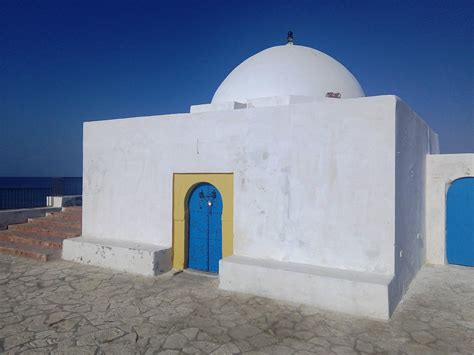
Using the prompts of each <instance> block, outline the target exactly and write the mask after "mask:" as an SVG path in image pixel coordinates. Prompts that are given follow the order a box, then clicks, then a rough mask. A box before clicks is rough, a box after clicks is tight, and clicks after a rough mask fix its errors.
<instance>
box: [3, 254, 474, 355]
mask: <svg viewBox="0 0 474 355" xmlns="http://www.w3.org/2000/svg"><path fill="white" fill-rule="evenodd" d="M217 284H218V280H217V279H216V278H211V277H207V276H202V275H199V274H195V273H193V274H191V273H186V272H184V273H179V274H176V275H173V274H171V273H170V274H167V275H162V276H159V277H139V276H134V275H129V274H124V273H118V272H114V271H110V270H107V269H101V268H97V267H91V266H87V265H79V264H75V263H71V262H66V261H54V262H51V263H46V264H45V263H41V262H38V261H35V260H29V259H24V258H18V257H13V256H8V255H0V351H1V352H4V353H6V354H17V353H21V354H240V353H243V354H284V355H286V354H300V355H303V354H363V353H387V354H403V353H408V354H458V353H459V354H473V353H474V269H473V268H463V267H456V266H443V267H424V268H423V269H422V270H421V271H420V273H419V274H418V277H417V279H416V280H415V281H414V283H413V284H412V286H411V288H410V290H409V292H408V294H407V296H406V297H405V299H404V300H403V302H402V303H401V304H400V305H399V307H398V308H397V310H396V311H395V313H394V315H393V317H392V319H391V320H390V321H388V322H382V321H376V320H370V319H365V318H355V317H352V316H346V315H343V314H338V313H333V312H326V311H322V310H320V309H316V308H310V307H305V306H298V305H292V304H288V303H282V302H276V301H272V300H269V299H265V298H260V297H253V296H248V295H242V294H235V293H231V292H224V291H220V290H218V288H217ZM295 291H296V292H297V290H295ZM368 297H369V295H368Z"/></svg>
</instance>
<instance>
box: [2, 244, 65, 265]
mask: <svg viewBox="0 0 474 355" xmlns="http://www.w3.org/2000/svg"><path fill="white" fill-rule="evenodd" d="M0 252H2V253H5V254H10V255H15V256H24V257H28V258H33V259H36V260H41V261H48V260H54V259H59V258H60V257H61V250H58V249H56V250H51V249H44V248H40V247H38V246H31V245H25V244H18V243H12V242H7V241H4V240H0Z"/></svg>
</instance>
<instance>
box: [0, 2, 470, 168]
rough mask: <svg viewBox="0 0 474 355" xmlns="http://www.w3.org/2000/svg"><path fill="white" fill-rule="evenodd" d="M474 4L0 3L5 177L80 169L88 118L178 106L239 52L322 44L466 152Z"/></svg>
mask: <svg viewBox="0 0 474 355" xmlns="http://www.w3.org/2000/svg"><path fill="white" fill-rule="evenodd" d="M472 14H473V5H472V2H471V1H462V0H457V1H449V0H442V1H438V0H416V1H383V0H381V1H363V0H361V1H353V0H350V1H336V0H332V1H290V0H286V1H276V0H272V1H258V0H254V1H248V2H246V1H229V0H228V1H224V0H222V1H205V0H200V1H179V0H178V1H176V0H175V1H131V0H130V1H117V0H115V1H100V0H96V1H87V0H81V1H74V0H68V1H52V0H39V1H31V0H24V1H18V0H11V1H10V0H8V1H7V0H0V176H51V175H57V176H79V175H81V171H82V122H84V121H91V120H99V119H109V118H118V117H131V116H141V115H154V114H163V113H177V112H186V111H188V109H189V106H190V105H191V104H199V103H208V102H210V100H211V98H212V95H213V94H214V91H215V90H216V89H217V87H218V86H219V84H220V82H221V81H222V80H223V79H224V78H225V77H226V75H227V74H228V73H229V72H230V71H231V70H232V69H233V68H234V67H235V66H236V65H238V64H239V63H240V62H242V61H243V60H244V59H246V58H247V57H249V56H250V55H253V54H255V53H257V52H259V51H260V50H263V49H265V48H267V47H270V46H274V45H279V44H284V43H285V39H286V33H287V31H288V30H292V31H293V32H294V34H295V43H297V44H301V45H306V46H309V47H313V48H316V49H318V50H321V51H323V52H325V53H327V54H329V55H331V56H332V57H334V58H335V59H337V60H338V61H340V62H341V63H343V64H344V65H345V66H346V67H348V68H349V70H350V71H351V72H352V73H353V74H354V75H355V76H356V77H357V78H358V80H359V82H360V83H361V85H362V87H363V88H364V90H365V93H366V94H367V95H383V94H395V95H398V96H400V97H401V98H402V99H403V100H404V101H406V102H407V103H408V104H409V105H410V106H411V107H412V108H413V109H414V110H415V111H417V112H418V114H419V115H420V116H421V117H423V119H424V120H425V121H427V122H428V124H429V125H430V126H431V127H432V128H433V129H434V130H435V131H436V132H438V133H439V135H440V143H441V150H442V152H444V153H457V152H474V116H473V98H474V95H473V94H474V89H473V77H474V76H473V43H474V42H473V39H474V38H473V33H472V22H473V18H472Z"/></svg>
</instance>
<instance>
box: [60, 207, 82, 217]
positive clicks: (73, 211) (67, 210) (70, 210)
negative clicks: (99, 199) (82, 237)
mask: <svg viewBox="0 0 474 355" xmlns="http://www.w3.org/2000/svg"><path fill="white" fill-rule="evenodd" d="M61 212H62V213H68V214H78V215H82V207H63V209H62V211H61Z"/></svg>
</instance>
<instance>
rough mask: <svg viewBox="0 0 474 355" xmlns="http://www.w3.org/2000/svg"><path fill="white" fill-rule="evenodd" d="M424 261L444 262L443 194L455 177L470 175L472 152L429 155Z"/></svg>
mask: <svg viewBox="0 0 474 355" xmlns="http://www.w3.org/2000/svg"><path fill="white" fill-rule="evenodd" d="M426 170H427V171H426V204H427V211H426V229H427V237H428V238H427V240H426V262H427V263H429V264H440V265H443V264H446V194H447V192H448V189H449V186H450V185H451V183H453V182H454V181H455V180H457V179H460V178H463V177H468V176H474V153H466V154H440V155H430V156H428V158H427V166H426Z"/></svg>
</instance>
